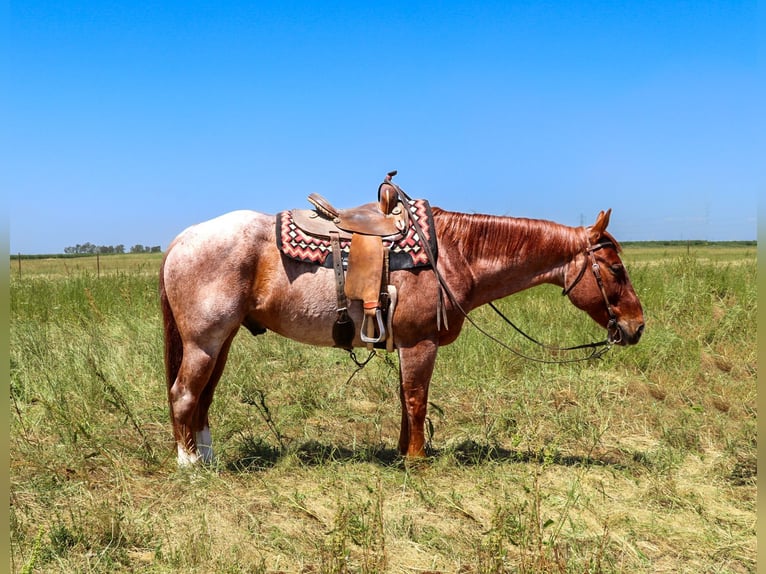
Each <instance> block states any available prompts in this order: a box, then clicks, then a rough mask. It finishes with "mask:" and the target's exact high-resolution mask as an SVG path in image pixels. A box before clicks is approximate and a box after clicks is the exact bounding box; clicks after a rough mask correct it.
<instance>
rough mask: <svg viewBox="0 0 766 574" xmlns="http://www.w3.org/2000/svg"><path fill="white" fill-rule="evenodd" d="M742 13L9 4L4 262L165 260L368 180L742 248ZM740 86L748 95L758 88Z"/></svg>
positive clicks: (754, 134) (471, 206)
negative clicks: (244, 223) (179, 247)
mask: <svg viewBox="0 0 766 574" xmlns="http://www.w3.org/2000/svg"><path fill="white" fill-rule="evenodd" d="M757 11H758V8H757V3H755V2H704V1H703V2H674V1H666V0H662V1H658V2H632V3H622V2H544V3H543V2H511V1H509V0H505V1H503V2H480V3H476V2H450V1H443V2H434V3H418V2H413V1H407V2H377V3H374V4H373V3H364V2H358V1H355V2H303V1H292V2H290V1H281V2H265V1H261V2H212V1H211V2H196V1H193V0H192V1H185V2H173V1H168V2H159V3H157V2H151V3H148V2H78V1H68V2H12V3H11V4H10V7H9V8H8V12H7V20H8V29H9V30H10V33H9V35H8V38H7V39H6V44H7V50H6V51H7V53H8V54H9V56H10V57H9V58H7V61H6V62H5V64H4V66H5V68H6V70H5V75H6V77H7V78H8V81H7V82H6V85H7V89H6V90H5V91H4V94H3V96H2V98H3V100H4V105H3V108H4V111H5V113H4V120H3V123H4V124H5V126H6V127H5V129H4V130H3V131H4V134H3V137H2V140H1V141H2V143H1V144H0V145H2V149H1V151H2V156H3V160H2V162H3V167H2V170H1V171H2V174H0V185H2V188H3V189H4V190H5V193H4V195H7V197H6V199H5V201H6V203H7V209H8V213H9V229H10V231H9V233H10V237H9V246H10V252H11V253H14V254H15V253H25V254H27V253H30V254H31V253H61V252H63V250H64V248H65V247H67V246H72V245H76V244H80V243H85V242H90V243H94V244H97V245H118V244H123V245H125V246H126V247H130V246H132V245H135V244H142V245H161V246H162V247H163V248H164V247H165V246H167V244H168V243H169V242H170V240H171V239H172V238H173V237H174V236H175V235H176V234H177V233H178V232H180V231H181V230H182V229H183V228H185V227H187V226H188V225H191V224H193V223H196V222H198V221H201V220H204V219H208V218H211V217H214V216H217V215H219V214H221V213H224V212H226V211H230V210H234V209H243V208H245V209H255V210H259V211H264V212H267V213H276V212H277V211H280V210H282V209H286V208H290V207H303V206H306V205H307V203H306V200H305V197H306V195H307V194H309V193H310V192H319V193H322V194H324V195H326V196H327V197H328V198H329V199H331V201H332V202H333V203H335V204H337V205H340V206H349V205H352V204H355V203H362V202H367V201H371V200H372V199H373V197H374V194H375V191H376V189H377V185H378V183H379V182H380V181H381V179H382V177H383V176H384V175H385V173H386V172H387V171H389V170H392V169H397V170H399V175H398V176H397V181H398V183H399V184H400V185H401V186H402V187H403V188H404V189H405V191H407V192H408V193H409V194H410V195H411V196H415V197H425V198H428V199H429V200H430V201H431V203H432V204H434V205H439V206H441V207H444V208H446V209H452V210H457V211H466V212H482V213H495V214H500V215H514V216H523V217H535V218H542V219H552V220H555V221H559V222H561V223H565V224H568V225H580V224H581V223H585V224H590V223H592V222H593V221H594V220H595V217H596V215H597V213H598V211H599V210H601V209H606V208H609V207H612V208H613V214H612V224H611V227H610V229H611V230H612V231H613V233H614V234H615V235H616V236H617V237H618V239H621V240H624V241H627V240H652V239H708V240H731V239H755V238H756V234H757V222H756V212H757V194H758V193H760V194H761V195H762V194H763V191H764V182H765V181H766V178H764V163H765V162H764V160H763V158H764V146H763V136H762V133H763V132H764V127H765V126H764V123H765V122H764V114H763V107H762V101H764V93H765V90H764V89H763V88H764V80H763V73H762V72H763V69H762V68H760V69H759V61H758V53H757V52H758V47H757V31H758V29H757V20H758V14H757ZM759 73H760V76H759Z"/></svg>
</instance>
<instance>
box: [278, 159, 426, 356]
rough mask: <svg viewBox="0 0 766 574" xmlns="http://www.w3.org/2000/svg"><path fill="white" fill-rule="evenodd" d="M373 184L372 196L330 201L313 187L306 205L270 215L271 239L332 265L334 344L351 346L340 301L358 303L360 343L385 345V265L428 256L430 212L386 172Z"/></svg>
mask: <svg viewBox="0 0 766 574" xmlns="http://www.w3.org/2000/svg"><path fill="white" fill-rule="evenodd" d="M394 175H396V171H393V172H390V173H389V174H388V175H387V176H386V178H385V180H384V181H383V183H381V184H380V186H379V187H378V201H377V202H373V203H367V204H364V205H360V206H358V207H353V208H348V209H337V208H335V207H334V206H333V205H332V204H331V203H330V202H329V201H327V199H325V198H324V197H322V196H321V195H319V194H317V193H312V194H311V195H309V197H308V200H309V201H310V202H311V204H312V205H313V206H314V209H293V210H290V211H283V212H281V213H279V214H278V215H277V218H276V224H277V225H276V240H277V245H278V247H279V248H280V250H281V251H282V253H283V254H284V255H285V256H287V257H290V258H292V259H296V260H299V261H304V262H309V263H314V264H317V265H322V266H325V267H332V268H333V269H334V270H335V279H336V294H337V311H338V317H337V319H336V322H335V325H334V326H333V340H334V343H335V346H336V347H341V348H344V349H349V350H350V349H351V348H352V344H353V339H354V336H355V335H356V327H355V325H354V323H353V321H352V320H351V317H350V316H349V314H348V301H356V300H359V301H361V302H362V307H363V309H364V318H363V322H362V325H361V326H360V330H359V334H360V338H361V340H362V341H363V342H364V343H366V344H367V346H368V348H370V349H372V348H383V347H384V348H386V350H388V351H392V350H393V348H394V344H393V332H392V329H393V324H392V323H393V322H392V318H393V312H394V308H395V306H396V301H397V293H396V288H395V287H394V286H393V285H390V284H389V272H390V271H397V270H401V269H413V268H416V267H430V266H433V265H435V264H436V257H437V244H436V233H435V230H434V226H433V216H432V214H431V208H430V205H429V204H428V202H427V201H426V200H422V199H420V200H413V199H411V198H410V197H409V196H408V195H407V194H405V193H404V191H403V190H402V189H401V188H400V187H399V186H398V185H396V184H395V183H393V182H392V181H391V178H392V177H393V176H394Z"/></svg>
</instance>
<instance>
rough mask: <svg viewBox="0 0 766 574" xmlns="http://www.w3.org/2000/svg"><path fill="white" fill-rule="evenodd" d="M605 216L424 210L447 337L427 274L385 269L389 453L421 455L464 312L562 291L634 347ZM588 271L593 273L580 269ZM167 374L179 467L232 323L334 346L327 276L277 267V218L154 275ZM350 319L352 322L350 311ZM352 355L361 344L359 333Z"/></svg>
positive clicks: (205, 243)
mask: <svg viewBox="0 0 766 574" xmlns="http://www.w3.org/2000/svg"><path fill="white" fill-rule="evenodd" d="M610 212H611V210H610V211H607V212H606V213H604V212H601V213H600V214H599V216H598V218H597V220H596V222H595V223H594V224H593V225H592V226H589V227H567V226H564V225H561V224H557V223H553V222H550V221H542V220H534V219H521V218H513V217H499V216H491V215H473V214H465V213H454V212H450V211H444V210H442V209H439V208H434V209H433V218H434V223H435V229H436V237H437V242H438V270H439V272H440V273H441V274H442V276H443V278H444V279H445V281H446V283H447V285H448V286H449V288H450V290H451V291H452V293H453V295H454V298H455V299H454V301H455V302H457V303H458V304H459V306H460V307H462V310H461V309H459V308H457V307H456V305H455V304H454V302H453V301H451V300H449V299H447V300H445V308H446V318H447V328H445V325H444V323H442V324H441V327H440V328H437V318H436V313H437V305H436V300H437V297H438V294H437V293H438V283H437V278H436V276H435V273H434V272H433V270H432V269H427V268H425V269H417V270H407V271H394V272H392V273H391V276H390V282H391V284H393V285H394V286H395V287H396V288H397V291H398V294H399V296H398V304H397V306H396V308H395V312H394V316H393V327H394V343H395V347H396V349H397V351H398V353H399V379H400V399H401V407H402V423H401V430H400V434H399V450H400V452H401V453H402V454H403V455H406V456H408V457H422V456H424V454H425V449H424V445H425V439H424V423H425V418H426V406H427V404H428V387H429V383H430V382H431V374H432V372H433V368H434V362H435V360H436V353H437V351H438V349H439V347H440V346H442V345H447V344H449V343H451V342H453V341H454V340H455V339H456V338H457V336H458V334H459V333H460V329H461V327H462V325H463V321H464V320H465V316H464V315H463V312H462V311H465V312H468V311H470V310H472V309H475V308H476V307H478V306H480V305H483V304H485V303H488V302H491V301H493V300H495V299H500V298H502V297H505V296H507V295H511V294H512V293H516V292H518V291H521V290H523V289H527V288H529V287H534V286H536V285H539V284H541V283H552V284H554V285H558V286H560V287H563V288H564V290H565V293H566V294H567V295H568V297H569V299H570V301H571V302H572V303H573V304H574V305H575V306H576V307H578V308H580V309H582V310H584V311H585V312H586V313H588V315H590V316H591V318H593V320H594V321H596V322H597V323H598V324H599V325H601V326H602V327H604V328H605V329H606V330H607V333H608V338H609V340H610V341H611V342H614V343H617V344H621V345H629V344H634V343H637V342H638V340H639V338H640V337H641V333H642V332H643V329H644V317H643V311H642V308H641V303H640V302H639V300H638V297H637V296H636V293H635V291H634V290H633V287H632V285H631V283H630V280H629V279H628V274H627V272H626V270H625V268H624V266H623V264H622V262H621V260H620V257H619V251H620V247H619V244H618V243H617V241H616V240H615V239H614V238H613V237H612V236H611V235H610V234H609V233H608V232H607V231H606V227H607V224H608V223H609V215H610ZM590 271H592V272H590ZM160 294H161V299H162V310H163V316H164V327H165V367H166V372H167V384H168V399H169V402H170V413H171V418H172V422H173V432H174V435H175V440H176V443H177V446H178V463H179V464H181V465H186V464H193V463H196V462H197V461H199V460H202V461H204V462H208V461H211V460H212V457H213V451H212V441H211V435H210V427H209V421H208V410H209V408H210V405H211V403H212V401H213V393H214V391H215V388H216V385H217V383H218V381H219V379H220V378H221V374H222V373H223V370H224V366H225V364H226V358H227V355H228V352H229V347H230V346H231V343H232V340H233V339H234V336H235V335H236V334H237V331H238V330H239V327H240V326H241V325H243V326H245V327H247V328H248V329H249V330H250V331H251V332H252V333H254V334H258V333H262V332H264V331H265V330H267V329H268V330H271V331H274V332H275V333H279V334H280V335H283V336H285V337H289V338H291V339H294V340H296V341H300V342H303V343H308V344H311V345H323V346H332V345H333V339H332V335H331V333H332V330H333V324H334V323H335V320H336V317H337V310H336V302H337V300H336V281H335V277H334V271H333V269H331V268H324V267H320V266H316V265H312V264H310V263H302V262H299V261H295V260H292V259H289V258H287V257H285V256H284V255H282V254H281V252H280V251H279V249H278V248H277V244H276V240H275V218H274V216H272V215H265V214H262V213H257V212H254V211H234V212H231V213H228V214H225V215H222V216H220V217H217V218H215V219H212V220H210V221H207V222H204V223H200V224H198V225H194V226H192V227H190V228H188V229H186V230H185V231H183V232H182V233H181V234H180V235H179V236H178V237H177V238H176V239H175V240H174V241H173V242H172V244H171V245H170V246H169V248H168V250H167V252H166V254H165V258H164V260H163V263H162V269H161V272H160ZM349 313H350V315H351V317H352V319H353V321H354V323H355V324H356V325H360V324H361V320H362V305H361V302H359V301H356V302H353V303H351V304H350V306H349ZM354 346H363V343H362V341H361V340H360V338H359V334H358V333H357V335H356V339H355V340H354Z"/></svg>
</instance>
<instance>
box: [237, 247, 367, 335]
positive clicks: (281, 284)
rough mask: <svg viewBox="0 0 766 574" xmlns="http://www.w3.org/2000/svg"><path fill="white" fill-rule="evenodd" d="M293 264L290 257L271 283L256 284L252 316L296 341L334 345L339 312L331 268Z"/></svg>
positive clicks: (267, 326)
mask: <svg viewBox="0 0 766 574" xmlns="http://www.w3.org/2000/svg"><path fill="white" fill-rule="evenodd" d="M292 263H293V262H292V261H290V260H287V261H286V262H285V264H284V266H285V267H287V269H285V270H283V271H284V272H283V273H279V274H277V275H278V277H277V278H275V279H274V280H273V281H271V282H270V284H269V285H268V286H266V285H261V286H260V289H259V288H258V287H259V286H258V285H257V284H256V290H257V291H256V293H255V300H256V301H257V305H256V311H255V312H254V313H253V314H251V317H252V318H253V319H254V320H255V321H257V322H258V324H260V325H262V326H263V327H265V328H266V329H268V330H270V331H273V332H275V333H277V334H279V335H282V336H284V337H288V338H290V339H293V340H295V341H299V342H301V343H307V344H310V345H319V346H333V345H334V341H333V339H332V328H333V325H334V323H335V320H336V318H337V315H338V313H337V307H338V302H337V294H336V287H335V277H334V273H333V271H332V269H325V268H321V267H314V266H310V265H308V266H307V265H304V264H299V263H297V262H296V264H295V265H293V264H292ZM301 267H304V268H305V269H304V270H301V269H300V268H301ZM359 320H361V311H360V317H359Z"/></svg>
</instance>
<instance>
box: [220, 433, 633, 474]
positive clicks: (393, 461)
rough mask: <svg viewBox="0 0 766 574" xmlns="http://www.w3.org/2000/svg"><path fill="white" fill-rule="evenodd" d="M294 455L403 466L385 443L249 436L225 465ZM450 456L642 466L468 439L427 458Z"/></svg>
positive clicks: (612, 455)
mask: <svg viewBox="0 0 766 574" xmlns="http://www.w3.org/2000/svg"><path fill="white" fill-rule="evenodd" d="M288 456H295V457H296V458H297V459H298V460H299V461H300V462H301V463H302V464H305V465H307V466H321V465H323V464H329V463H344V462H364V463H372V464H377V465H380V466H383V467H398V466H400V467H402V468H403V467H404V466H405V460H404V458H403V457H402V456H401V455H400V454H399V451H398V450H397V449H394V448H387V447H385V446H382V445H381V446H367V447H364V446H363V447H361V448H355V449H351V448H348V447H345V446H341V445H333V444H323V443H320V442H318V441H314V440H309V441H306V442H304V443H301V444H299V445H297V446H293V447H289V448H286V449H280V448H279V447H275V446H272V445H270V444H268V443H266V442H265V441H262V440H255V439H248V440H246V441H245V442H243V443H242V444H241V445H240V446H239V449H238V452H237V455H236V456H235V458H234V459H233V460H230V461H229V462H228V463H227V464H226V468H227V469H228V470H230V471H233V472H252V471H260V470H266V469H269V468H271V467H273V466H275V465H276V464H277V463H278V462H279V461H280V460H282V459H283V458H286V457H288ZM450 457H451V458H453V459H454V461H455V463H456V464H457V465H460V466H477V465H481V464H485V463H488V462H511V463H513V462H515V463H522V464H524V463H536V464H542V463H547V464H555V465H559V466H568V467H572V466H601V467H610V468H613V469H615V470H625V469H627V468H629V467H631V466H635V465H636V464H638V465H639V466H643V464H642V462H646V461H642V460H641V458H640V457H638V458H637V457H636V456H635V454H631V453H626V452H621V451H608V452H607V451H604V452H592V453H590V454H587V455H583V454H562V453H558V452H553V453H551V452H547V451H522V450H515V449H506V448H502V447H499V446H495V445H487V444H479V443H477V442H475V441H471V440H467V441H464V442H462V443H460V444H458V445H456V446H454V447H451V448H445V449H430V451H429V453H428V458H427V459H426V461H427V460H428V459H432V460H435V459H436V460H438V459H446V458H450Z"/></svg>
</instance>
